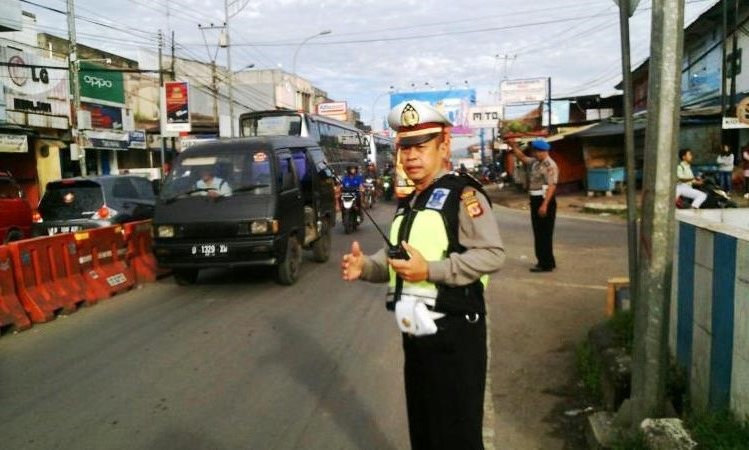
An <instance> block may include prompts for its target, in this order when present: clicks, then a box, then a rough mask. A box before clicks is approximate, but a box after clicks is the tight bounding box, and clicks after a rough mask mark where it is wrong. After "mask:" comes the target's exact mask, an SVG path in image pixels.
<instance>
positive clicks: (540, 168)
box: [508, 139, 559, 272]
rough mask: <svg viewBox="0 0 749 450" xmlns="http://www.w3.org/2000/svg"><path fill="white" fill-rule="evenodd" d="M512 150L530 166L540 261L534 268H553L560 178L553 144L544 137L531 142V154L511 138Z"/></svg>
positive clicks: (532, 216)
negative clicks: (550, 154)
mask: <svg viewBox="0 0 749 450" xmlns="http://www.w3.org/2000/svg"><path fill="white" fill-rule="evenodd" d="M508 143H509V144H510V148H511V149H512V152H513V154H514V155H515V156H516V157H517V158H518V159H519V160H520V161H522V162H523V164H525V165H529V166H530V167H531V171H530V184H529V186H528V193H529V194H530V197H531V198H530V203H531V206H530V208H531V224H532V226H533V240H534V244H535V250H536V259H537V260H538V263H537V264H536V266H535V267H531V268H530V271H531V272H551V271H552V270H554V269H555V268H556V267H557V263H556V260H555V259H554V248H553V241H554V222H555V220H556V217H557V200H556V196H555V194H556V190H557V182H558V181H559V168H557V163H555V162H554V160H553V159H551V156H549V150H551V146H550V145H549V143H548V142H546V141H544V140H543V139H536V140H534V141H531V142H530V143H529V144H528V147H529V148H530V149H532V150H533V152H534V156H533V157H528V156H526V155H525V154H524V153H523V152H522V151H520V148H519V147H518V144H517V143H516V142H515V141H509V142H508Z"/></svg>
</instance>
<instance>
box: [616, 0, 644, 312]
mask: <svg viewBox="0 0 749 450" xmlns="http://www.w3.org/2000/svg"><path fill="white" fill-rule="evenodd" d="M618 3H619V29H620V32H621V48H622V84H623V91H624V92H623V95H624V99H623V100H624V101H623V103H624V146H625V156H626V166H627V240H628V244H629V245H628V248H629V254H628V256H629V298H630V303H631V304H632V305H635V306H634V307H636V305H637V296H638V292H639V289H638V286H639V282H638V278H639V276H638V268H637V245H638V242H637V202H636V200H635V197H636V195H635V194H636V190H637V180H636V179H635V136H634V134H635V133H634V126H633V123H632V109H633V99H632V70H631V67H630V59H629V17H630V16H631V15H632V14H633V13H634V11H635V9H636V8H637V5H638V3H640V0H618Z"/></svg>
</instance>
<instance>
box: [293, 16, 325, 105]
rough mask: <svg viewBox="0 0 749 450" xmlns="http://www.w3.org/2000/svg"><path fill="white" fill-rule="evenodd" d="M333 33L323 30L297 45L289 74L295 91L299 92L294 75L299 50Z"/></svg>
mask: <svg viewBox="0 0 749 450" xmlns="http://www.w3.org/2000/svg"><path fill="white" fill-rule="evenodd" d="M332 32H333V31H331V30H323V31H321V32H319V33H317V34H314V35H312V36H309V37H307V38H305V39H304V40H303V41H302V42H300V43H299V45H298V46H297V47H296V50H294V58H293V59H292V60H291V74H292V75H294V86H295V87H296V90H297V91H298V90H299V83H297V75H296V58H297V56H298V55H299V50H300V49H301V48H302V46H303V45H304V44H306V43H307V42H309V41H311V40H312V39H314V38H316V37H320V36H325V35H326V34H330V33H332ZM294 103H296V98H295V99H294Z"/></svg>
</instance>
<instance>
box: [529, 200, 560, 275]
mask: <svg viewBox="0 0 749 450" xmlns="http://www.w3.org/2000/svg"><path fill="white" fill-rule="evenodd" d="M543 201H544V198H543V196H541V195H532V196H531V224H532V225H533V241H534V245H535V248H536V259H537V260H538V265H539V267H542V268H544V269H553V268H555V267H556V266H557V263H556V260H555V259H554V248H553V241H554V222H555V220H556V217H557V199H556V197H552V198H551V201H550V202H549V205H548V206H547V208H546V217H541V216H539V215H538V208H539V207H540V206H541V203H543Z"/></svg>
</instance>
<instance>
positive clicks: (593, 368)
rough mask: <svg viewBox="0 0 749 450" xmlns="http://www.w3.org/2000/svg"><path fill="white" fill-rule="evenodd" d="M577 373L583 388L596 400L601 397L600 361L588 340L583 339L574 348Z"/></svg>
mask: <svg viewBox="0 0 749 450" xmlns="http://www.w3.org/2000/svg"><path fill="white" fill-rule="evenodd" d="M575 361H576V365H577V373H578V374H579V375H580V378H582V381H583V384H584V385H585V388H586V389H587V390H588V393H589V394H591V395H592V396H593V397H594V398H595V399H596V400H597V401H598V400H600V399H601V397H602V395H603V394H602V392H601V362H600V361H599V360H598V358H596V355H595V354H594V353H593V347H591V345H590V343H589V342H588V341H584V342H583V343H582V344H580V345H579V346H578V347H577V349H576V350H575Z"/></svg>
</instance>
